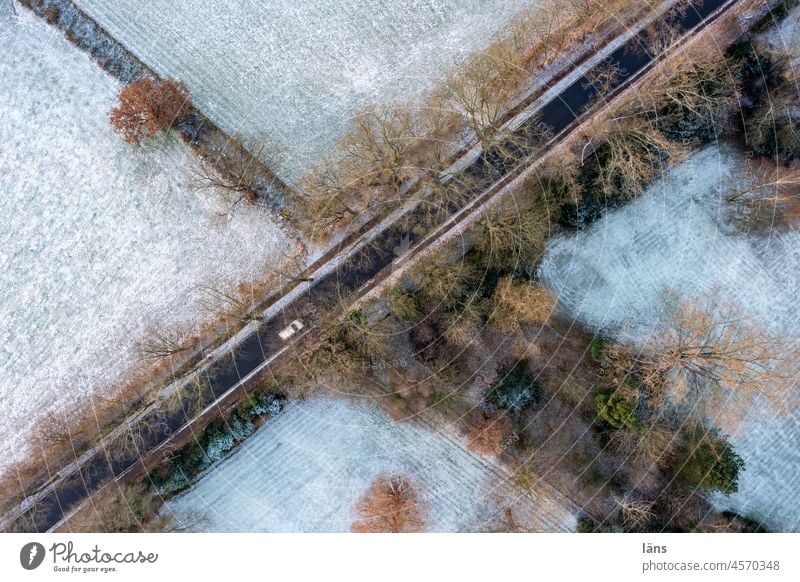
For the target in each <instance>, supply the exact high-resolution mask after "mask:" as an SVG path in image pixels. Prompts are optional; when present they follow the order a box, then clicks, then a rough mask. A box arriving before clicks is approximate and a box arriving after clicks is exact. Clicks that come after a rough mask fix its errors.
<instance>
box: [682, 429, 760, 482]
mask: <svg viewBox="0 0 800 582" xmlns="http://www.w3.org/2000/svg"><path fill="white" fill-rule="evenodd" d="M744 467H745V465H744V461H743V460H742V458H741V457H740V456H739V455H737V454H736V451H734V449H733V446H732V445H731V444H730V443H729V442H728V441H727V440H726V439H725V438H724V437H723V436H722V435H721V434H720V433H719V432H718V431H716V430H709V431H705V430H694V431H692V433H691V434H690V435H689V436H688V439H687V443H686V445H685V446H684V448H683V450H682V451H681V454H680V455H679V460H678V463H677V465H676V468H677V469H676V470H677V473H676V481H677V482H678V483H679V484H680V485H683V486H685V487H691V488H693V489H701V490H703V491H707V492H711V491H718V492H720V493H722V494H724V495H730V494H731V493H736V491H738V490H739V473H740V471H742V470H743V469H744Z"/></svg>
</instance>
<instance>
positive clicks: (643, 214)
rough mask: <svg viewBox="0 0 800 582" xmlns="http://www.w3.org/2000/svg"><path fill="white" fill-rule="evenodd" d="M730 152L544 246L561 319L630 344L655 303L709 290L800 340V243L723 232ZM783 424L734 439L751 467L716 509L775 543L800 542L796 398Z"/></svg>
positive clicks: (734, 161)
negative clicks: (787, 534)
mask: <svg viewBox="0 0 800 582" xmlns="http://www.w3.org/2000/svg"><path fill="white" fill-rule="evenodd" d="M743 164H744V160H743V159H741V158H740V157H739V156H738V154H736V153H735V152H734V151H733V150H731V149H727V148H717V147H710V148H707V149H705V150H703V151H701V152H699V153H696V154H694V155H692V156H691V157H690V158H689V159H688V160H687V161H686V162H684V163H682V164H680V165H679V166H677V167H676V168H674V169H673V170H672V171H670V172H669V173H668V174H667V175H666V176H665V177H664V178H663V179H661V180H659V181H657V183H655V184H654V185H653V186H652V187H651V188H649V190H648V191H647V192H646V193H645V194H644V195H643V196H642V197H641V198H640V199H639V200H637V201H635V202H633V203H631V204H629V205H627V206H625V207H623V208H621V209H619V210H617V211H614V212H611V213H609V214H608V215H607V216H605V217H604V218H603V219H601V220H599V221H598V222H597V223H596V224H594V225H593V226H592V227H591V228H590V229H588V230H587V231H585V232H581V233H579V234H577V235H575V236H569V237H560V238H558V239H555V240H553V241H552V242H551V244H550V245H549V247H548V251H547V253H546V256H545V259H544V261H543V264H542V267H541V272H540V275H541V277H542V279H543V280H544V281H545V282H546V284H548V285H549V286H550V287H551V288H552V289H553V290H554V291H555V292H556V293H557V294H558V296H559V299H560V302H561V305H562V307H563V308H564V309H566V310H567V311H568V312H569V313H571V314H573V315H574V316H576V317H577V318H579V319H581V320H582V321H584V322H585V323H587V324H588V325H590V326H591V327H593V328H598V329H602V330H605V331H607V332H610V333H615V334H617V335H618V336H621V337H625V338H627V339H633V340H634V341H635V340H636V339H637V338H642V337H644V336H646V334H648V333H651V331H652V330H653V328H654V327H655V326H657V325H658V324H659V321H660V320H661V317H662V315H663V314H662V308H663V305H664V304H663V291H664V289H665V288H667V287H668V288H671V289H672V290H674V291H676V292H677V293H678V295H679V296H680V297H684V298H691V297H701V296H703V295H704V294H706V293H708V292H710V291H712V290H716V292H718V293H719V294H720V295H721V296H722V297H724V298H725V299H726V300H729V301H733V302H736V303H737V304H739V305H740V306H742V307H743V308H744V309H746V310H747V312H748V314H749V315H750V316H752V317H755V318H758V319H759V320H761V321H762V322H763V323H764V324H765V325H767V326H769V327H770V328H771V329H773V330H774V331H776V332H778V333H782V334H787V335H790V336H793V337H796V338H798V339H800V305H798V301H797V298H798V297H799V296H800V276H799V275H798V273H800V232H798V231H796V230H795V231H790V232H785V233H777V232H773V233H771V234H769V235H767V236H764V237H756V236H745V235H742V234H740V233H738V232H736V231H735V230H733V229H732V228H731V227H729V226H728V225H727V224H726V223H725V221H724V220H723V216H722V213H723V210H724V209H723V205H722V203H721V202H720V194H721V193H722V192H724V188H725V185H726V184H727V183H728V179H729V177H731V176H732V177H733V178H734V179H735V177H736V175H737V173H738V172H741V171H743V170H742V165H743ZM795 396H796V397H797V402H793V403H791V404H792V406H793V411H794V412H793V413H791V414H789V415H788V416H787V417H783V418H780V417H775V416H774V415H772V414H769V413H764V412H763V411H762V412H757V411H752V414H751V415H750V416H749V417H748V419H746V420H745V422H743V423H742V424H741V426H740V427H739V428H738V431H737V432H736V433H735V434H734V435H733V442H734V444H735V446H736V449H737V451H738V452H739V454H740V455H741V456H742V457H743V458H744V460H745V462H746V463H747V469H746V471H745V472H744V473H743V474H742V475H741V477H740V486H739V492H738V493H737V494H735V495H732V496H731V497H729V498H725V497H722V496H719V497H715V498H714V502H715V503H716V504H717V505H718V506H719V507H720V508H726V509H727V508H732V509H734V510H736V511H738V512H740V513H742V514H745V515H752V516H754V517H756V518H758V519H760V520H763V522H764V523H766V524H767V525H768V526H769V527H770V528H773V529H775V530H778V531H800V397H798V395H795Z"/></svg>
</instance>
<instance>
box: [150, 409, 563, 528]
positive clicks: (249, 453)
mask: <svg viewBox="0 0 800 582" xmlns="http://www.w3.org/2000/svg"><path fill="white" fill-rule="evenodd" d="M390 473H396V474H404V475H407V476H409V477H410V478H411V480H412V481H413V482H414V484H415V486H416V488H417V490H418V492H419V494H420V496H421V498H422V499H423V500H424V502H425V503H426V505H427V506H428V515H427V523H426V531H445V532H454V531H483V530H486V529H491V528H492V527H493V526H494V524H496V520H497V519H498V518H500V517H502V515H503V510H504V508H505V507H511V508H512V510H513V513H514V517H515V520H516V521H517V522H518V523H520V524H523V525H527V526H529V527H531V528H533V529H535V530H537V531H564V530H569V531H574V530H575V527H576V518H575V516H574V515H572V513H571V511H570V509H568V508H567V507H565V506H564V505H562V503H561V500H560V497H558V496H548V494H547V493H546V492H545V491H541V492H538V493H536V494H535V495H533V496H531V497H529V496H527V495H525V494H523V493H522V492H521V490H520V489H518V488H517V487H516V486H515V485H513V484H512V483H510V481H509V480H508V478H507V476H506V474H505V473H504V470H503V469H502V468H501V467H499V466H498V465H496V464H495V463H493V462H492V461H490V460H488V459H485V458H481V457H479V456H476V455H474V454H472V453H470V452H469V451H468V450H467V449H466V448H465V447H464V445H463V443H462V442H460V441H458V440H457V439H454V438H452V437H451V436H445V435H443V434H440V433H437V432H433V431H432V430H429V429H427V428H423V427H419V426H415V425H413V424H411V423H409V422H403V423H396V422H393V421H392V420H391V419H389V418H388V417H387V416H386V415H385V414H383V413H382V412H381V411H380V410H378V409H377V408H375V407H373V406H372V405H370V404H365V403H358V404H354V403H351V402H349V401H347V400H344V399H341V398H329V397H320V398H314V399H310V400H306V401H300V402H293V403H291V404H289V406H288V408H287V409H286V410H285V411H284V412H283V413H281V414H280V415H279V416H277V417H276V418H274V419H272V420H270V421H269V422H268V423H267V424H266V425H264V427H262V428H261V429H260V430H259V431H258V432H257V433H256V434H255V435H253V436H252V437H250V438H249V439H248V440H247V441H245V443H244V444H243V446H242V447H241V449H239V450H238V451H236V452H235V453H234V454H233V455H232V456H230V457H229V458H228V459H226V460H225V461H223V462H222V463H220V464H219V465H218V466H217V467H215V468H214V469H212V470H211V471H210V472H209V473H208V474H206V475H205V476H204V477H202V478H201V479H200V481H199V482H198V483H197V484H196V485H195V486H194V488H192V489H190V490H189V491H187V492H186V493H184V494H182V495H181V496H179V497H177V498H175V499H174V500H173V501H171V502H169V503H168V504H167V506H166V508H165V511H171V510H180V511H185V510H191V511H193V512H196V513H200V514H204V515H205V517H206V518H207V520H208V522H207V523H205V524H204V525H203V529H205V530H206V531H216V532H220V531H222V532H225V531H243V532H337V531H349V530H350V525H351V523H352V521H353V518H354V514H353V505H354V504H355V503H356V501H357V499H358V498H359V497H360V496H361V495H362V494H363V493H364V492H365V491H367V490H368V488H369V486H370V484H371V483H372V481H373V480H374V479H375V478H376V477H378V476H379V475H385V474H390Z"/></svg>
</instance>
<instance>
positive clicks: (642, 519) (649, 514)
mask: <svg viewBox="0 0 800 582" xmlns="http://www.w3.org/2000/svg"><path fill="white" fill-rule="evenodd" d="M611 498H612V499H613V500H614V503H615V504H616V509H617V512H618V513H619V515H620V517H621V519H622V523H623V524H625V526H626V527H629V528H633V529H641V528H643V527H645V526H646V525H647V524H649V523H650V522H651V521H652V519H653V518H654V517H655V512H654V511H653V504H652V503H651V502H649V501H644V500H642V499H637V498H636V497H634V496H633V495H632V494H631V493H630V492H628V493H626V494H624V495H622V496H620V495H617V494H616V493H614V494H612V496H611Z"/></svg>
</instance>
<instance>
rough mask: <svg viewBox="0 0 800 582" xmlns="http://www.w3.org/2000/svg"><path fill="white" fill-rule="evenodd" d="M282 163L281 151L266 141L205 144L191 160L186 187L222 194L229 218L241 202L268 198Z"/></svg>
mask: <svg viewBox="0 0 800 582" xmlns="http://www.w3.org/2000/svg"><path fill="white" fill-rule="evenodd" d="M283 159H284V151H283V150H282V149H281V148H279V147H278V146H277V145H276V144H275V142H274V141H273V140H272V139H271V138H269V137H266V138H263V139H258V140H248V141H246V140H244V139H243V138H242V137H241V136H234V137H233V138H231V139H226V140H225V141H224V142H223V141H216V142H212V143H210V144H208V145H207V147H206V148H204V151H203V153H202V154H201V155H198V156H196V157H195V158H194V159H193V163H192V165H191V166H190V169H189V171H190V173H191V175H190V180H189V184H190V186H191V187H193V188H194V189H197V190H205V189H215V190H218V191H221V192H223V193H224V194H225V195H226V197H227V199H228V202H229V205H230V208H229V210H228V215H229V216H230V214H231V213H232V212H233V210H235V208H236V207H237V206H238V205H239V204H240V203H241V202H243V201H244V202H249V203H253V202H255V200H256V198H257V197H258V196H259V195H268V193H269V190H270V187H271V186H272V185H273V184H274V183H275V180H276V178H275V172H276V171H279V169H280V167H281V166H282V164H283Z"/></svg>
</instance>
